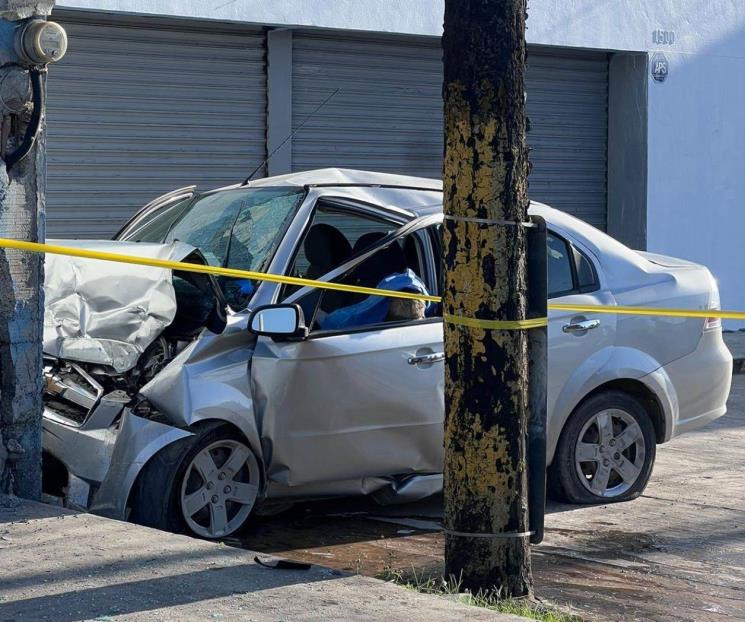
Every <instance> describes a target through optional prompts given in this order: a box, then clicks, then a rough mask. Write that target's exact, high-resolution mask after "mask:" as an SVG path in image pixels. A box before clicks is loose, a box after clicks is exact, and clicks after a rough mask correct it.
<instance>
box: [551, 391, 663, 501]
mask: <svg viewBox="0 0 745 622" xmlns="http://www.w3.org/2000/svg"><path fill="white" fill-rule="evenodd" d="M655 450H656V438H655V430H654V425H653V424H652V420H651V418H650V416H649V413H648V412H647V411H646V409H645V408H644V406H643V405H642V403H641V402H640V401H639V400H637V399H636V398H635V397H634V396H632V395H630V394H628V393H625V392H623V391H616V390H612V391H605V392H603V393H599V394H597V395H593V396H592V397H590V398H588V399H587V400H585V401H584V402H582V404H580V406H579V407H578V408H577V409H576V410H575V411H574V412H573V413H572V415H571V416H570V417H569V419H568V420H567V422H566V424H565V425H564V429H563V430H562V433H561V436H560V438H559V443H558V446H557V449H556V454H555V456H554V460H553V463H552V464H551V466H550V468H549V490H550V491H551V493H552V496H553V497H554V498H556V499H558V500H561V501H566V502H569V503H582V504H598V503H613V502H619V501H629V500H631V499H635V498H636V497H638V496H639V495H640V494H641V493H642V491H643V490H644V488H645V487H646V486H647V482H649V477H650V475H651V474H652V467H653V465H654V459H655Z"/></svg>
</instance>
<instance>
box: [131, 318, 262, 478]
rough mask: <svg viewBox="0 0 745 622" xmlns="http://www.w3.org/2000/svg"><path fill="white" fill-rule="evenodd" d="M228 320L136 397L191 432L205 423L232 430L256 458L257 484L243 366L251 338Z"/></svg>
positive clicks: (258, 447) (253, 425)
mask: <svg viewBox="0 0 745 622" xmlns="http://www.w3.org/2000/svg"><path fill="white" fill-rule="evenodd" d="M233 320H234V321H232V322H231V320H229V326H228V328H227V329H226V330H225V332H224V333H223V334H221V335H214V334H211V333H208V332H206V331H205V333H203V334H202V336H201V337H200V339H199V340H198V341H195V342H194V343H193V344H191V345H190V346H188V347H187V348H185V349H184V350H183V351H182V352H180V353H179V355H178V356H177V357H176V358H174V359H173V361H171V362H170V363H169V364H168V366H167V367H166V368H165V369H163V371H161V372H160V373H159V374H158V375H157V376H156V377H155V378H153V379H152V380H151V381H150V382H149V383H148V384H147V385H145V386H144V387H143V388H142V389H141V390H140V394H141V395H142V396H143V397H145V398H146V399H147V400H148V401H149V402H150V403H151V404H152V405H153V406H155V408H156V409H158V411H160V412H161V413H162V414H163V415H164V416H165V417H167V418H168V420H169V422H170V423H172V424H173V425H174V426H175V427H179V428H192V427H193V426H195V425H197V424H199V423H203V422H207V421H222V422H225V423H229V424H231V425H233V426H235V427H236V428H237V429H238V430H240V432H241V434H243V436H244V437H245V438H246V440H247V441H248V444H249V446H250V447H251V449H252V450H253V452H254V454H255V455H256V459H257V461H258V463H259V465H260V468H261V469H262V481H266V478H265V476H264V475H265V473H264V471H265V464H264V457H263V452H262V444H261V441H260V438H261V437H260V433H259V427H258V425H257V419H256V415H255V408H254V400H253V396H252V391H251V383H250V370H249V365H250V360H251V357H252V356H253V343H254V341H255V338H254V337H253V336H251V335H250V333H248V331H246V330H245V327H244V326H242V325H241V324H240V323H239V322H240V318H238V319H237V320H235V318H233ZM243 321H244V323H245V320H243ZM231 323H232V325H230V324H231Z"/></svg>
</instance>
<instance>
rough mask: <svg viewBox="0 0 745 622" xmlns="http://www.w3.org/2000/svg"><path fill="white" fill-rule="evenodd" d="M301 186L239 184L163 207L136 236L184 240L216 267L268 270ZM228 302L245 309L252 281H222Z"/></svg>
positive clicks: (150, 239) (146, 239)
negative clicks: (250, 185)
mask: <svg viewBox="0 0 745 622" xmlns="http://www.w3.org/2000/svg"><path fill="white" fill-rule="evenodd" d="M304 195H305V191H304V190H303V189H301V188H237V189H235V190H224V191H222V192H216V193H214V194H208V195H205V196H201V197H197V198H196V199H192V200H190V201H184V202H183V203H180V204H178V205H176V206H173V205H171V206H169V207H168V208H164V209H163V210H162V212H161V213H160V214H157V215H156V216H155V217H153V218H151V219H150V220H149V222H147V224H145V225H143V226H142V227H140V228H139V229H138V230H137V233H136V234H135V235H134V236H132V238H131V239H134V240H135V241H138V242H167V243H168V242H174V241H179V242H185V243H187V244H191V245H192V246H194V247H196V248H198V249H199V250H200V251H201V252H202V254H203V255H204V257H205V259H206V260H207V262H208V263H209V264H210V265H212V266H222V267H227V268H237V269H239V270H253V271H258V272H261V271H263V270H265V269H266V268H267V266H268V264H269V261H270V260H271V258H272V255H273V254H274V250H275V249H276V247H277V244H278V243H279V241H280V236H281V234H282V231H284V228H285V224H286V223H287V221H288V219H289V218H291V217H292V214H294V212H295V209H296V208H297V206H298V205H299V204H300V202H301V201H302V199H303V196H304ZM219 281H220V284H221V285H222V288H223V290H224V291H225V295H226V298H227V299H228V303H229V304H230V306H231V307H233V308H243V307H244V306H245V305H246V303H247V302H248V299H249V298H250V296H251V294H252V293H253V291H254V289H255V285H256V284H255V283H253V282H252V281H249V280H247V279H228V278H224V277H221V278H220V279H219Z"/></svg>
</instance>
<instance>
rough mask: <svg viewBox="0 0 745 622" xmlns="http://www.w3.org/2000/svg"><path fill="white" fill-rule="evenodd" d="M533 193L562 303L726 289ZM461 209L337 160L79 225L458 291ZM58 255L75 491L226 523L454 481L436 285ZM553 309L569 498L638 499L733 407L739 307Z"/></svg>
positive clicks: (49, 379)
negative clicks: (444, 241)
mask: <svg viewBox="0 0 745 622" xmlns="http://www.w3.org/2000/svg"><path fill="white" fill-rule="evenodd" d="M531 210H532V211H533V212H534V213H536V214H538V215H541V216H542V217H543V218H545V220H546V222H547V225H548V229H549V235H548V246H547V253H548V286H549V291H550V293H549V296H550V298H551V301H552V302H565V303H573V304H578V305H584V304H590V305H596V304H601V305H609V306H613V305H641V306H650V307H673V306H678V307H686V308H692V309H716V308H718V306H719V294H718V291H717V286H716V282H715V281H714V279H713V278H712V275H711V274H710V273H709V271H708V270H707V269H706V268H704V267H702V266H698V265H695V264H692V263H689V262H686V261H682V260H678V259H672V258H670V257H662V256H657V255H652V254H648V253H640V252H635V251H633V250H631V249H629V248H627V247H625V246H623V245H622V244H620V243H618V242H617V241H615V240H613V239H612V238H610V237H608V236H607V235H605V234H604V233H602V232H600V231H598V230H596V229H594V228H592V227H591V226H589V225H587V224H585V223H583V222H581V221H579V220H577V219H575V218H573V217H571V216H569V215H567V214H565V213H562V212H559V211H557V210H554V209H551V208H549V207H547V206H544V205H539V204H534V205H532V207H531ZM441 222H442V192H441V184H440V182H438V181H435V180H430V179H420V178H411V177H402V176H396V175H385V174H379V173H367V172H362V171H351V170H341V169H325V170H319V171H311V172H306V173H297V174H291V175H286V176H282V177H274V178H268V179H264V180H260V181H255V182H251V183H250V184H248V185H240V186H233V187H229V188H223V189H220V190H215V191H212V192H207V193H202V194H198V193H196V192H195V191H194V189H193V188H186V189H183V190H181V191H177V192H175V193H171V194H170V195H165V196H164V197H162V198H160V199H158V200H156V201H154V202H153V203H152V204H150V205H148V206H146V207H145V208H144V209H143V210H141V211H140V212H139V213H138V214H137V215H136V216H135V217H134V218H133V219H132V220H131V221H130V222H129V223H128V224H127V225H126V226H125V227H124V228H123V229H122V231H121V232H120V233H119V235H118V236H117V238H116V239H115V240H114V241H96V242H93V241H85V242H83V241H78V242H62V243H67V244H71V245H79V246H84V247H88V248H96V249H99V250H109V251H114V252H118V253H122V254H136V255H144V256H150V257H157V258H166V259H176V260H184V261H191V262H203V263H207V264H210V265H216V266H228V267H235V268H241V269H244V270H254V271H263V272H269V273H275V274H286V275H293V276H303V277H308V278H313V279H321V280H333V281H338V282H343V283H347V284H356V285H363V286H371V287H385V288H388V289H399V290H410V291H414V292H419V293H426V294H433V295H437V294H438V292H439V283H440V261H441V257H440V256H441V235H440V226H441ZM58 243H60V242H58ZM46 273H47V277H46V284H45V287H46V300H47V306H46V313H45V332H44V351H45V355H46V357H47V359H46V360H47V364H46V368H45V387H46V389H45V401H46V407H45V419H44V447H45V479H44V482H45V484H44V485H45V489H46V492H47V493H49V494H53V495H57V496H60V497H63V498H64V500H65V503H66V504H67V505H69V506H72V507H78V508H83V509H90V510H92V511H95V512H99V513H102V514H105V515H108V516H112V517H115V518H121V519H125V518H129V519H131V520H135V521H138V522H141V523H144V524H147V525H151V526H154V527H158V528H162V529H169V530H176V531H186V532H191V533H194V534H197V535H199V536H202V537H207V538H218V537H222V536H226V535H228V534H230V533H233V532H234V531H236V530H237V529H239V528H240V527H241V526H242V525H243V524H244V523H245V522H246V521H247V520H248V519H249V517H250V516H251V515H252V514H253V513H255V512H262V511H263V512H269V511H272V508H276V507H277V504H286V503H287V502H288V501H293V500H298V499H310V498H318V497H330V496H337V495H357V494H369V495H373V496H374V498H375V499H376V500H378V501H379V502H381V503H395V502H401V501H408V500H414V499H418V498H422V497H425V496H428V495H431V494H434V493H436V492H438V491H439V490H440V488H441V485H442V476H441V470H442V461H443V443H442V434H443V411H444V406H443V369H442V360H443V358H444V356H443V343H442V340H443V335H442V318H441V308H440V306H439V305H438V304H434V303H429V304H425V303H401V302H391V299H389V298H382V297H365V296H360V295H357V294H353V293H345V292H337V291H329V290H320V289H314V288H298V287H295V286H289V285H281V284H276V283H272V282H268V281H261V282H259V281H252V280H248V279H243V280H241V279H222V278H218V279H216V278H212V277H207V276H205V275H195V274H193V273H186V272H178V271H175V272H171V271H169V270H163V269H159V268H144V267H133V266H128V265H126V264H116V263H109V262H100V261H95V260H88V259H78V258H70V257H61V256H52V255H50V256H48V257H47V260H46ZM549 320H550V321H549V376H548V382H549V386H548V416H549V421H548V440H547V443H548V446H547V453H548V460H549V463H550V472H549V481H550V484H551V490H552V492H553V493H554V494H556V495H557V496H560V497H562V498H564V499H566V500H568V501H571V502H575V503H598V502H608V501H622V500H628V499H633V498H635V497H636V496H638V495H639V494H640V493H641V491H642V490H643V489H644V487H645V486H646V484H647V481H648V480H649V477H650V474H651V471H652V466H653V463H654V457H655V449H656V445H657V444H659V443H663V442H666V441H668V440H670V439H671V438H673V437H675V436H677V435H679V434H681V433H683V432H687V431H690V430H693V429H696V428H698V427H700V426H702V425H704V424H706V423H707V422H709V421H711V420H713V419H715V418H717V417H720V416H721V415H723V414H724V413H725V402H726V399H727V395H728V393H729V387H730V379H731V367H732V358H731V356H730V354H729V352H728V351H727V349H726V347H725V346H724V343H723V341H722V335H721V326H720V323H719V321H718V320H716V319H707V320H703V319H686V318H669V317H659V318H658V317H641V316H626V315H600V314H594V313H573V312H551V313H550V318H549Z"/></svg>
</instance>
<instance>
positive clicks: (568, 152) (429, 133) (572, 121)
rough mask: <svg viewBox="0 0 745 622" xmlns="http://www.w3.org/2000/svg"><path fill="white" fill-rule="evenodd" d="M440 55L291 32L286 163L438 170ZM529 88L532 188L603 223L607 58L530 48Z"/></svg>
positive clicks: (419, 45) (390, 41) (413, 43)
mask: <svg viewBox="0 0 745 622" xmlns="http://www.w3.org/2000/svg"><path fill="white" fill-rule="evenodd" d="M441 56H442V53H441V51H440V47H439V43H434V42H432V41H431V40H424V39H415V38H404V37H386V38H383V37H368V36H363V35H359V36H353V37H352V36H350V37H345V36H341V35H328V34H326V35H324V34H316V33H295V34H294V37H293V57H292V58H293V77H292V93H293V106H292V115H293V126H294V127H297V126H298V125H299V124H300V123H302V122H303V120H304V119H306V118H307V116H308V115H309V114H311V113H312V112H313V110H315V108H316V107H317V106H318V105H319V103H320V102H322V101H323V100H324V99H325V98H326V97H327V96H328V95H329V94H330V93H332V92H333V91H334V90H335V89H337V88H341V91H340V92H339V93H337V94H336V95H335V96H334V97H333V98H332V99H331V100H330V101H329V102H328V103H327V104H326V105H325V106H324V107H323V108H322V109H321V110H320V111H318V112H317V113H316V114H315V115H314V116H313V117H312V118H311V119H310V120H308V121H307V123H306V124H305V125H304V126H303V128H302V129H301V130H300V131H299V132H298V133H297V134H296V135H295V137H294V139H293V145H292V166H293V170H296V171H300V170H307V169H313V168H319V167H325V166H342V167H349V168H361V169H368V170H377V171H385V172H392V173H403V174H410V175H422V176H425V177H440V176H441V174H442V171H441V166H442V99H441V94H440V91H441V82H442V62H441ZM528 61H529V62H528V74H527V80H526V81H527V91H528V114H529V116H530V121H531V131H530V133H529V135H528V143H529V144H530V146H531V148H532V152H531V160H532V162H533V171H532V173H531V176H530V195H531V198H532V199H534V200H537V201H545V202H546V203H549V204H551V205H552V206H554V207H557V208H560V209H563V210H565V211H567V212H570V213H572V214H575V215H577V216H579V217H581V218H583V219H584V220H587V221H588V222H590V223H592V224H593V225H595V226H597V227H600V228H601V229H605V226H606V214H607V207H606V205H607V201H606V179H607V163H606V161H607V135H608V95H607V93H608V62H607V58H606V56H605V55H604V54H593V53H574V52H567V51H563V50H561V51H559V50H551V51H550V52H548V51H542V50H536V49H532V48H531V50H530V55H529V59H528Z"/></svg>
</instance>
